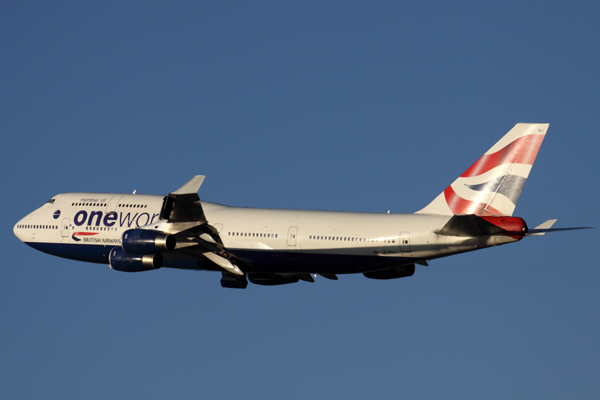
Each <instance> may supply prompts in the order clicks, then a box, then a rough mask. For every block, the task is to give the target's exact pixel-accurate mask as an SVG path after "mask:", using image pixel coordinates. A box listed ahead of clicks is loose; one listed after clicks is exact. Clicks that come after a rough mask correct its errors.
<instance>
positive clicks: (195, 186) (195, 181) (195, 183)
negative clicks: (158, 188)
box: [173, 175, 206, 194]
mask: <svg viewBox="0 0 600 400" xmlns="http://www.w3.org/2000/svg"><path fill="white" fill-rule="evenodd" d="M204 178H206V175H196V176H195V177H193V178H192V179H190V180H189V181H188V183H186V184H185V185H183V186H182V187H180V188H179V189H177V190H176V191H174V192H173V194H194V193H198V190H200V186H201V185H202V182H204Z"/></svg>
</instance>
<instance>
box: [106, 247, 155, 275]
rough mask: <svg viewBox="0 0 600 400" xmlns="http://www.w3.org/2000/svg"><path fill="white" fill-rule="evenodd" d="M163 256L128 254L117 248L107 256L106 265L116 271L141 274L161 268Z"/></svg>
mask: <svg viewBox="0 0 600 400" xmlns="http://www.w3.org/2000/svg"><path fill="white" fill-rule="evenodd" d="M162 263H163V256H162V255H161V254H160V253H157V254H128V253H126V252H125V251H124V250H123V249H121V248H119V247H115V248H113V249H112V250H111V251H110V253H109V255H108V264H109V265H110V267H111V268H112V269H114V270H116V271H121V272H141V271H151V270H153V269H158V268H160V267H162Z"/></svg>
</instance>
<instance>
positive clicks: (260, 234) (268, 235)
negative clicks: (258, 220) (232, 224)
mask: <svg viewBox="0 0 600 400" xmlns="http://www.w3.org/2000/svg"><path fill="white" fill-rule="evenodd" d="M227 236H243V237H261V238H271V239H273V238H277V234H276V233H248V232H227Z"/></svg>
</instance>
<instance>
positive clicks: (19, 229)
mask: <svg viewBox="0 0 600 400" xmlns="http://www.w3.org/2000/svg"><path fill="white" fill-rule="evenodd" d="M24 220H25V218H23V219H22V220H20V221H19V222H17V223H16V224H15V226H14V227H13V233H14V234H15V236H16V237H17V238H18V239H19V240H20V241H21V242H24V241H25V240H24V239H25V229H23V226H24V225H25V224H24V223H23V221H24Z"/></svg>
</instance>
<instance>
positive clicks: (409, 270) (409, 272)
mask: <svg viewBox="0 0 600 400" xmlns="http://www.w3.org/2000/svg"><path fill="white" fill-rule="evenodd" d="M414 273H415V264H411V265H406V266H404V267H395V268H390V269H385V270H383V271H374V272H365V273H364V274H363V275H364V276H366V277H367V278H370V279H397V278H405V277H407V276H413V274H414Z"/></svg>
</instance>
